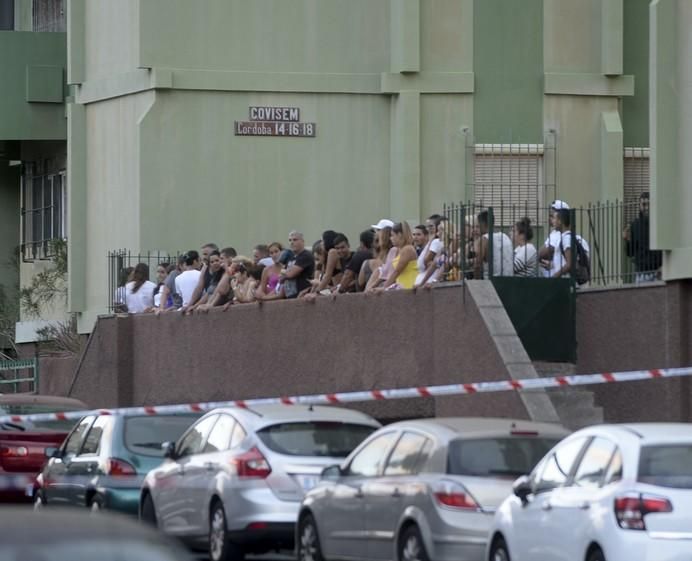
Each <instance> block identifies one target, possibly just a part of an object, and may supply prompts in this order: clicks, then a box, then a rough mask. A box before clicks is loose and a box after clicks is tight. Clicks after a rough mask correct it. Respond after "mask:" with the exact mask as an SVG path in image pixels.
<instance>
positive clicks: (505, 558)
mask: <svg viewBox="0 0 692 561" xmlns="http://www.w3.org/2000/svg"><path fill="white" fill-rule="evenodd" d="M489 561H510V559H509V551H507V544H506V543H505V540H503V539H502V538H497V539H496V540H495V543H493V547H492V549H491V550H490V559H489Z"/></svg>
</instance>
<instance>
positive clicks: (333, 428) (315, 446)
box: [257, 421, 375, 458]
mask: <svg viewBox="0 0 692 561" xmlns="http://www.w3.org/2000/svg"><path fill="white" fill-rule="evenodd" d="M374 430H375V428H374V427H371V426H369V425H358V424H354V423H341V422H333V421H328V422H325V421H308V422H290V423H280V424H276V425H271V426H269V427H264V428H263V429H261V430H259V431H258V432H257V436H259V438H260V440H261V441H262V443H263V444H264V445H265V446H267V447H268V448H269V449H270V450H272V451H274V452H277V453H279V454H287V455H289V456H324V457H333V458H345V457H346V456H348V455H349V454H350V453H351V452H352V451H353V450H354V449H355V448H356V447H357V446H358V445H359V444H360V443H361V442H363V440H365V438H366V437H367V436H369V435H370V434H371V433H372V432H373V431H374Z"/></svg>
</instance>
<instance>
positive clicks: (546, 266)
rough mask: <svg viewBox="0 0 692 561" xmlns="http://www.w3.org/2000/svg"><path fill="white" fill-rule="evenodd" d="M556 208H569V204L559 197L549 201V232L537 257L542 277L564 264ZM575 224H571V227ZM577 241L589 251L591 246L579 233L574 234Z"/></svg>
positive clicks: (551, 273)
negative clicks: (539, 261)
mask: <svg viewBox="0 0 692 561" xmlns="http://www.w3.org/2000/svg"><path fill="white" fill-rule="evenodd" d="M558 210H569V205H568V204H567V203H566V202H565V201H561V200H559V199H556V200H554V201H553V202H552V203H550V226H551V228H552V229H551V230H550V234H549V235H548V237H547V238H546V240H545V243H544V244H543V247H542V248H541V249H540V251H539V253H538V254H539V257H540V260H541V267H542V270H543V276H544V277H554V276H555V275H556V273H557V272H558V271H560V270H561V269H562V267H563V266H564V264H565V256H564V255H563V252H562V251H561V250H560V242H561V241H562V233H561V232H560V229H559V227H558V216H557V214H558V213H557V211H558ZM574 226H576V224H574V225H572V227H574ZM575 238H576V240H577V243H579V244H580V245H581V246H582V248H584V250H585V251H586V254H587V255H589V254H590V253H591V248H590V247H589V244H588V243H587V241H586V240H585V239H584V238H582V237H581V236H580V235H578V234H577V235H576V236H575Z"/></svg>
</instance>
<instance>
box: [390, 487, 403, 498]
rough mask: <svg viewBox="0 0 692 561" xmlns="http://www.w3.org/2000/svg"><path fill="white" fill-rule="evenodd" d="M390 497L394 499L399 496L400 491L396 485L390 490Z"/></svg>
mask: <svg viewBox="0 0 692 561" xmlns="http://www.w3.org/2000/svg"><path fill="white" fill-rule="evenodd" d="M392 497H394V498H395V499H398V498H399V497H401V493H400V492H399V488H398V487H397V488H395V489H394V491H392Z"/></svg>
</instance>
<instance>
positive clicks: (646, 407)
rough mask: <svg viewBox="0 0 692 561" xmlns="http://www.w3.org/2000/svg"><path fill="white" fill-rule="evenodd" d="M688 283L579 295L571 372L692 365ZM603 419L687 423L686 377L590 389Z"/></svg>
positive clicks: (689, 394) (689, 389)
mask: <svg viewBox="0 0 692 561" xmlns="http://www.w3.org/2000/svg"><path fill="white" fill-rule="evenodd" d="M691 327H692V283H690V282H689V281H686V282H677V283H670V284H668V285H663V284H661V285H659V286H654V287H650V288H643V287H642V288H630V289H621V290H609V291H584V292H582V293H580V294H579V296H578V298H577V344H578V347H577V356H578V362H577V373H579V374H587V373H592V372H614V371H627V370H640V369H649V368H673V367H681V366H689V365H690V364H692V362H691V361H692V355H691V353H690V349H691V348H692V330H691V329H690V328H691ZM592 389H593V391H594V392H595V394H596V403H597V405H600V406H602V407H603V408H604V413H605V420H606V421H619V422H627V421H692V413H691V411H690V404H691V403H692V386H691V385H690V378H689V377H686V378H679V379H670V380H649V381H642V382H633V383H626V384H613V385H608V384H606V385H599V386H593V388H592Z"/></svg>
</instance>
